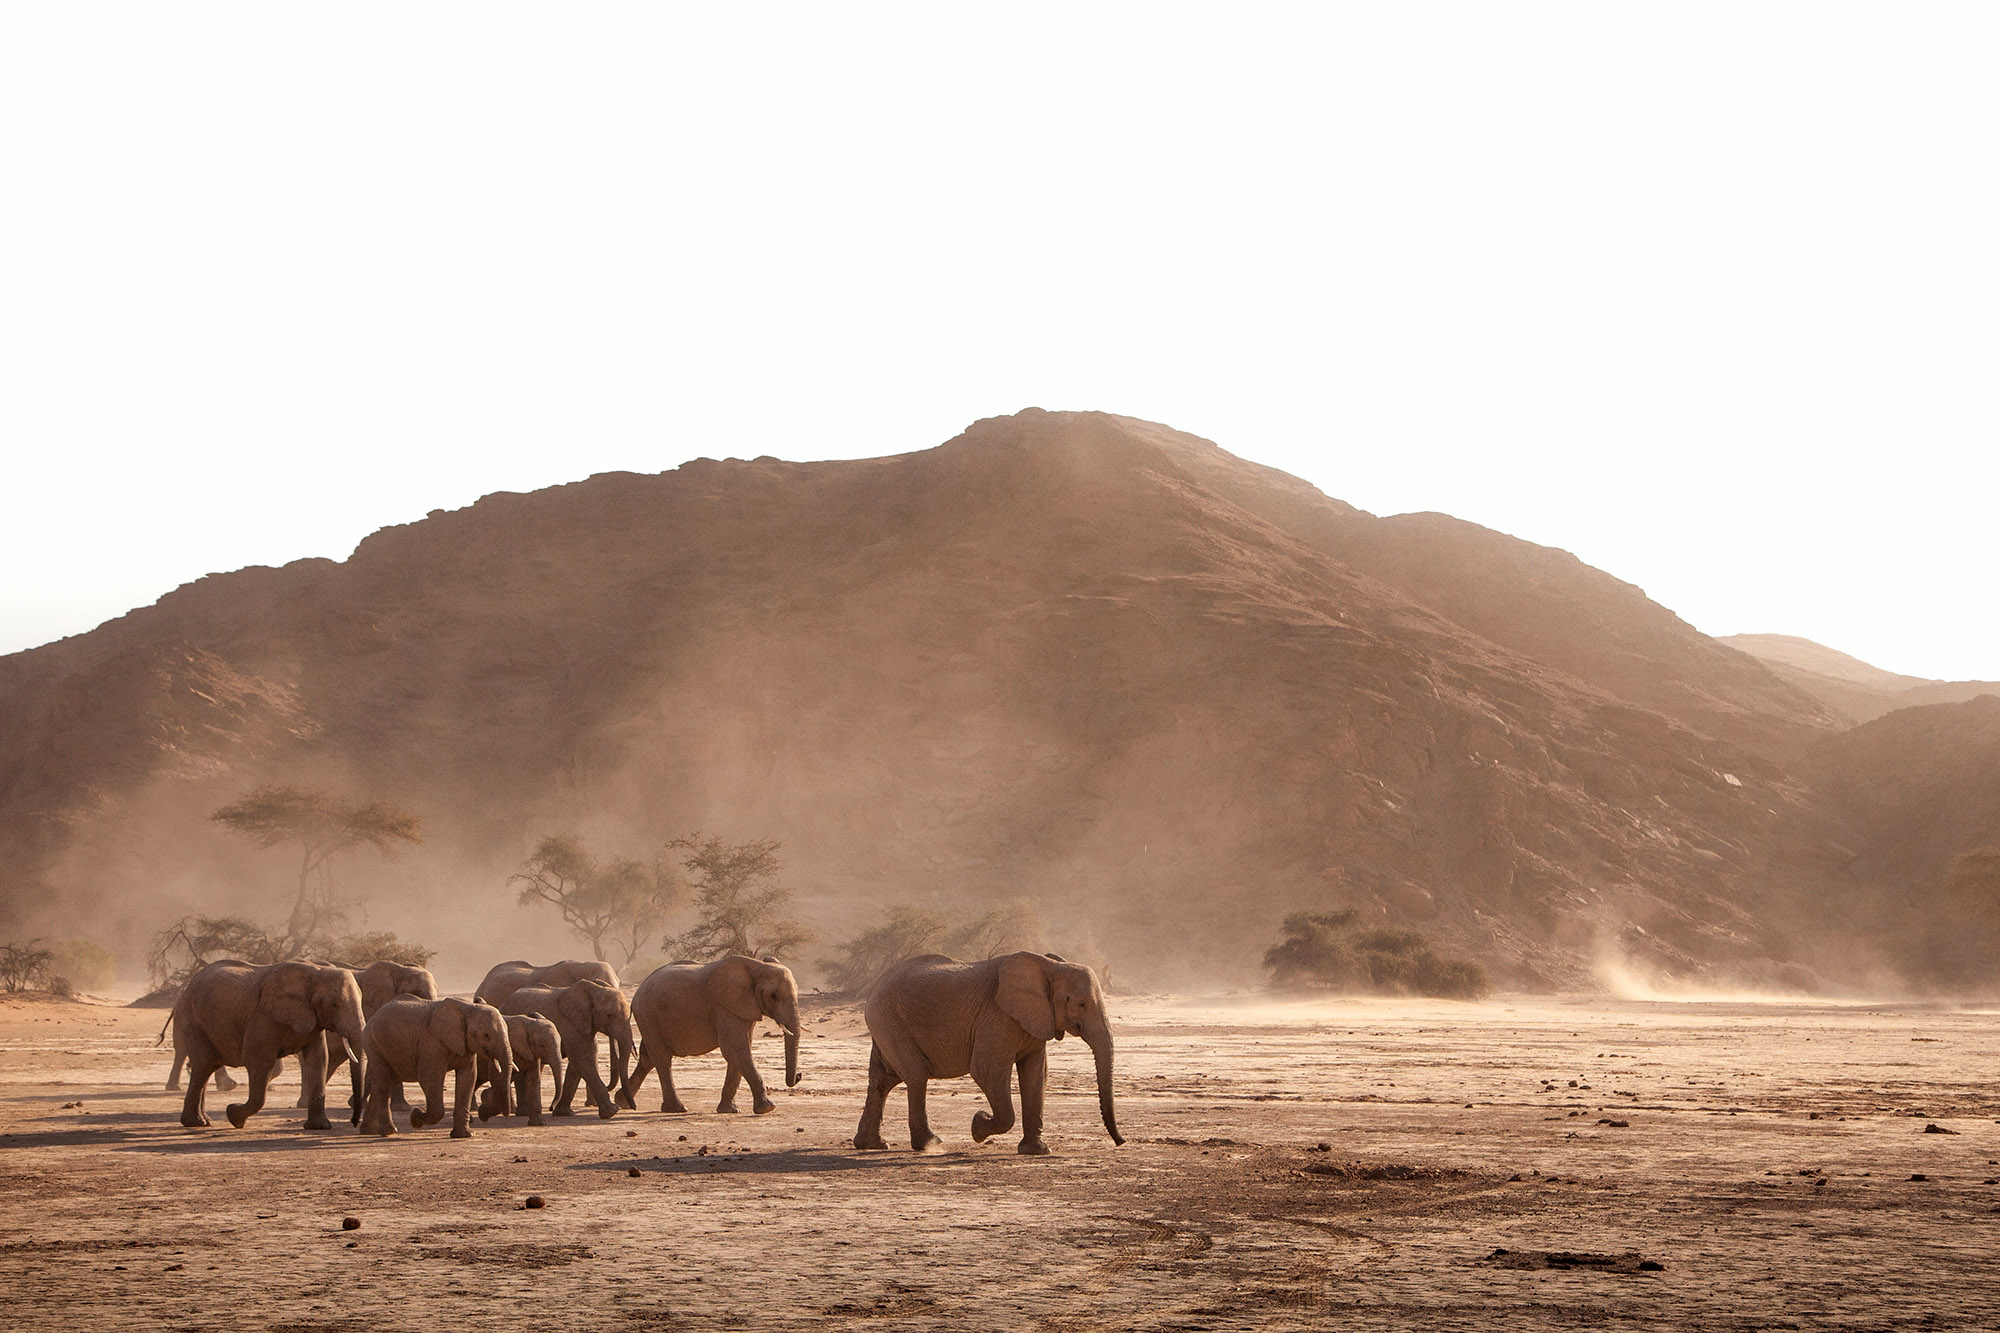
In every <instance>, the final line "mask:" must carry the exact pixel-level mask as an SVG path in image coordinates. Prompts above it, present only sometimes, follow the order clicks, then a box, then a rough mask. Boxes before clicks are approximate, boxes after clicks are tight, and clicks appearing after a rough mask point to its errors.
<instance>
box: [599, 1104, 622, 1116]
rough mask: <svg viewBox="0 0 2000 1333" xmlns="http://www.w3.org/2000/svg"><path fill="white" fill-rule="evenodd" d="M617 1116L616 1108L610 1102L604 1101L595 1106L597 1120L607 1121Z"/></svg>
mask: <svg viewBox="0 0 2000 1333" xmlns="http://www.w3.org/2000/svg"><path fill="white" fill-rule="evenodd" d="M617 1114H618V1108H617V1107H616V1106H615V1105H613V1104H612V1103H611V1102H608V1101H604V1102H599V1103H598V1104H597V1118H598V1119H599V1120H609V1119H610V1118H611V1117H612V1116H614V1115H617Z"/></svg>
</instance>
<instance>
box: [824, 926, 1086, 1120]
mask: <svg viewBox="0 0 2000 1333" xmlns="http://www.w3.org/2000/svg"><path fill="white" fill-rule="evenodd" d="M864 1013H865V1015H866V1017H867V1022H868V1035H869V1036H870V1037H871V1038H873V1040H874V1045H873V1048H872V1049H871V1050H870V1051H869V1055H868V1100H867V1102H866V1103H865V1104H864V1105H863V1107H862V1111H861V1124H860V1125H859V1127H858V1128H857V1129H856V1130H855V1134H854V1146H855V1147H857V1148H885V1147H887V1146H888V1145H887V1144H886V1143H884V1142H883V1141H882V1111H883V1106H884V1103H885V1102H886V1101H887V1099H888V1096H889V1093H890V1091H891V1090H892V1089H893V1088H894V1087H895V1086H896V1085H897V1084H898V1083H903V1084H907V1085H908V1087H909V1098H910V1146H911V1147H912V1148H914V1149H916V1150H917V1151H918V1152H924V1151H926V1150H928V1149H930V1148H932V1147H935V1146H936V1145H937V1142H938V1140H937V1136H936V1135H934V1134H932V1133H931V1129H930V1120H929V1117H928V1116H927V1115H926V1113H925V1108H924V1092H925V1087H924V1085H925V1083H926V1081H928V1080H930V1079H934V1078H959V1077H961V1076H963V1075H965V1074H968V1073H969V1074H971V1075H972V1078H973V1081H974V1082H975V1083H977V1084H978V1085H979V1090H980V1091H981V1092H983V1093H985V1094H986V1099H987V1101H988V1103H989V1104H990V1105H991V1107H992V1110H991V1112H990V1113H989V1112H987V1111H980V1112H977V1113H975V1114H974V1115H973V1117H972V1137H973V1140H974V1142H979V1143H983V1142H985V1141H986V1140H987V1139H989V1138H991V1137H992V1136H993V1135H995V1134H999V1133H1002V1132H1003V1131H1005V1130H1007V1129H1010V1128H1012V1127H1013V1124H1014V1099H1013V1094H1012V1091H1011V1088H1010V1084H1011V1082H1012V1077H1013V1074H1014V1072H1015V1071H1016V1070H1018V1071H1019V1072H1020V1075H1021V1146H1020V1149H1019V1151H1021V1152H1022V1153H1024V1154H1028V1155H1032V1156H1040V1155H1042V1154H1045V1153H1047V1152H1048V1146H1047V1145H1046V1144H1044V1143H1043V1142H1042V1092H1043V1089H1044V1087H1045V1086H1046V1084H1047V1080H1048V1051H1047V1043H1048V1042H1049V1041H1051V1040H1055V1041H1061V1040H1062V1038H1063V1036H1064V1035H1065V1034H1067V1033H1074V1034H1076V1035H1077V1036H1079V1037H1081V1038H1083V1040H1084V1042H1085V1044H1086V1045H1088V1046H1089V1047H1090V1050H1091V1054H1092V1055H1093V1056H1095V1057H1096V1063H1097V1105H1098V1110H1099V1112H1100V1113H1101V1114H1102V1116H1103V1118H1104V1128H1105V1130H1106V1132H1108V1133H1109V1134H1110V1135H1111V1141H1112V1142H1113V1143H1123V1142H1124V1141H1125V1140H1124V1137H1123V1136H1122V1135H1120V1134H1119V1132H1118V1121H1117V1117H1116V1116H1115V1115H1114V1113H1113V1108H1112V1097H1111V1073H1112V1060H1111V1025H1110V1022H1109V1020H1108V1019H1107V1018H1106V1017H1105V1013H1104V993H1103V990H1102V988H1101V987H1100V986H1099V985H1098V982H1097V974H1096V973H1095V972H1092V971H1091V970H1090V969H1089V968H1087V967H1081V966H1078V965H1077V964H1075V963H1068V962H1064V961H1063V960H1062V959H1060V958H1058V957H1056V956H1055V955H1054V954H1039V953H1026V952H1023V953H1012V954H1006V955H1003V956H1001V957H999V958H988V959H986V960H984V961H983V962H976V963H962V962H959V961H958V960H957V959H955V958H947V957H945V956H944V955H942V954H923V955H920V956H918V957H916V958H907V959H905V960H903V961H902V962H900V963H898V964H896V965H895V966H894V967H892V968H890V969H889V970H888V971H887V972H884V973H883V974H882V976H881V977H880V978H879V979H878V980H877V981H876V982H875V985H874V986H873V987H872V988H871V989H870V991H869V994H868V1002H867V1005H866V1008H865V1010H864Z"/></svg>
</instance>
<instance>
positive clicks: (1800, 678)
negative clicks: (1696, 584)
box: [1716, 634, 2000, 722]
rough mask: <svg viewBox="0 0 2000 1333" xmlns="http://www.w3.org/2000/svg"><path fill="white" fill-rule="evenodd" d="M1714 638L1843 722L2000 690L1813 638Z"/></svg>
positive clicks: (1997, 685)
mask: <svg viewBox="0 0 2000 1333" xmlns="http://www.w3.org/2000/svg"><path fill="white" fill-rule="evenodd" d="M1716 642H1718V643H1724V644H1727V645H1729V646H1730V647H1731V648H1736V649H1740V650H1741V651H1743V652H1746V653H1748V654H1750V655H1751V656H1752V657H1754V658H1757V659H1758V660H1759V661H1761V662H1762V663H1763V664H1764V665H1765V666H1767V667H1769V668H1770V669H1771V671H1772V673H1773V674H1775V675H1777V676H1778V677H1780V678H1781V679H1783V680H1786V681H1788V682H1790V683H1791V684H1793V685H1795V686H1797V687H1798V688H1799V689H1801V690H1803V691H1804V692H1805V693H1807V694H1809V695H1811V696H1812V697H1813V698H1815V699H1817V700H1819V702H1820V703H1822V704H1824V705H1825V706H1826V707H1827V708H1828V709H1830V710H1831V711H1832V712H1833V713H1834V714H1835V715H1836V716H1837V717H1839V718H1841V719H1842V720H1843V721H1846V722H1872V721H1874V720H1875V719H1876V718H1878V717H1881V716H1882V715H1884V714H1885V713H1890V712H1894V711H1895V710H1896V709H1898V708H1914V707H1919V706H1922V705H1926V704H1948V703H1962V702H1964V701H1966V700H1968V699H1977V698H1979V697H1980V696H1981V695H2000V681H1991V680H1926V679H1925V678H1923V677H1921V676H1899V675H1897V674H1896V673H1895V672H1893V671H1884V670H1882V669H1881V668H1880V667H1876V666H1870V665H1869V664H1868V663H1866V662H1864V661H1862V660H1861V659H1860V658H1857V657H1850V656H1848V655H1847V654H1846V653H1843V652H1838V651H1836V650H1835V649H1832V648H1828V647H1826V646H1825V645H1823V644H1818V643H1814V642H1813V641H1812V640H1811V639H1800V638H1794V637H1792V636H1791V635H1788V634H1731V635H1728V636H1726V637H1724V638H1721V639H1718V640H1716Z"/></svg>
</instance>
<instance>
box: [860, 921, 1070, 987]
mask: <svg viewBox="0 0 2000 1333" xmlns="http://www.w3.org/2000/svg"><path fill="white" fill-rule="evenodd" d="M1047 933H1048V928H1047V926H1046V925H1045V923H1044V922H1043V921H1042V918H1041V913H1040V909H1039V905H1038V904H1037V903H1036V902H1035V900H1034V899H1032V898H1017V899H1015V900H1014V901H1012V902H1006V903H1002V904H1000V905H999V906H997V907H994V908H993V909H991V910H990V911H988V912H986V913H985V914H984V915H982V916H978V917H975V918H972V919H969V920H966V919H960V920H953V919H952V918H951V917H948V916H946V915H944V914H943V913H941V912H935V911H932V910H930V909H929V908H923V907H916V906H913V905H911V904H910V903H892V904H891V905H890V906H889V907H888V908H887V909H886V910H885V911H884V912H883V914H882V921H881V924H879V925H876V926H873V927H871V928H870V929H868V930H864V931H862V932H861V933H860V934H859V935H856V936H855V937H854V938H853V939H851V940H848V941H847V942H846V943H845V944H842V945H841V946H840V953H839V955H838V956H837V957H833V958H822V959H820V967H821V968H822V969H824V970H825V972H826V974H827V981H828V984H829V986H830V988H831V989H832V990H833V991H835V992H836V993H852V992H856V991H861V990H865V989H867V987H868V985H869V983H871V982H873V981H874V980H875V978H876V977H878V976H880V975H881V974H882V972H883V970H884V969H886V968H888V967H889V966H890V965H891V964H893V963H898V962H901V961H902V960H903V959H905V958H909V957H911V956H912V955H915V954H920V953H943V954H950V955H951V956H952V957H954V958H991V957H993V956H994V955H995V954H1002V953H1011V952H1013V951H1014V950H1016V949H1033V948H1039V947H1040V946H1041V941H1042V940H1043V938H1044V937H1045V936H1046V935H1047Z"/></svg>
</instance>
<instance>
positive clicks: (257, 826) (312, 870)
mask: <svg viewBox="0 0 2000 1333" xmlns="http://www.w3.org/2000/svg"><path fill="white" fill-rule="evenodd" d="M209 818H210V819H212V820H214V821H215V822H216V823H218V824H221V825H223V826H224V827H225V828H228V829H230V830H232V831H233V832H236V833H240V834H242V835H243V836H244V837H246V838H249V839H250V840H251V841H253V842H255V843H256V844H257V845H258V846H259V847H263V848H270V847H276V846H278V845H280V844H281V843H297V844H298V846H299V883H298V892H297V896H296V897H295V898H294V899H293V902H292V913H291V917H290V919H289V920H288V921H287V922H286V923H285V929H284V933H283V934H282V935H281V936H280V937H279V939H278V945H279V948H280V950H281V956H283V957H295V956H299V955H301V954H303V953H304V952H305V951H306V948H307V945H308V943H309V942H311V941H313V940H322V941H323V940H325V939H326V938H327V937H328V936H330V935H332V934H333V933H334V932H335V931H337V930H339V929H340V927H341V926H342V925H344V924H345V923H346V921H347V918H348V909H349V907H350V906H351V904H348V903H343V902H342V901H341V900H340V897H339V895H338V892H337V889H336V885H335V883H334V877H333V860H334V857H336V856H338V855H339V854H340V853H341V852H344V851H347V850H349V849H350V848H353V847H358V846H361V845H363V844H366V845H367V846H370V847H373V848H374V849H375V850H376V851H378V852H380V853H382V854H383V855H385V856H391V855H394V854H395V852H396V851H397V849H398V847H399V846H400V845H401V844H402V843H405V842H411V843H421V842H422V841H423V838H422V837H421V836H419V834H418V829H419V827H420V825H421V823H422V821H421V820H420V819H419V818H418V817H417V816H416V815H413V814H410V813H408V812H407V811H403V810H398V809H396V808H395V807H393V806H391V805H389V804H387V803H386V802H383V801H363V802H358V803H357V802H351V801H347V800H344V799H342V798H341V797H339V796H336V795H334V794H333V793H332V792H330V791H327V790H325V789H324V788H319V787H291V786H284V785H281V784H271V785H267V786H263V787H259V788H257V789H256V790H255V791H252V792H249V793H248V794H246V795H244V796H243V797H242V798H240V799H238V800H236V801H232V802H231V803H230V804H228V805H225V806H223V807H222V808H221V809H219V810H216V811H215V812H214V813H213V814H211V815H209ZM204 919H205V918H204ZM246 961H249V960H246Z"/></svg>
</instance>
